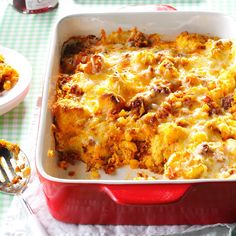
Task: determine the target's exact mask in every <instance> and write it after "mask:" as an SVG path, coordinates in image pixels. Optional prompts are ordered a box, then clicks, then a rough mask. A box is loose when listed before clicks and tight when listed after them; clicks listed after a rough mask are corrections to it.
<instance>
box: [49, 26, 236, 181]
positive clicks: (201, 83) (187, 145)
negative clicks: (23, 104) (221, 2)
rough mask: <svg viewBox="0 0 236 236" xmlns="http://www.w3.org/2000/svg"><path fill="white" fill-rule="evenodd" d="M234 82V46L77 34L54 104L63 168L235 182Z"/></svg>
mask: <svg viewBox="0 0 236 236" xmlns="http://www.w3.org/2000/svg"><path fill="white" fill-rule="evenodd" d="M235 79H236V64H235V45H234V43H233V41H231V40H226V39H219V38H217V37H210V36H207V35H200V34H195V33H188V32H182V33H181V34H179V35H178V36H177V37H176V38H175V39H173V40H170V41H167V40H164V39H162V37H161V36H160V35H158V34H144V33H142V32H139V31H138V29H136V28H134V29H132V30H128V31H123V30H122V29H121V28H119V29H118V30H117V32H113V33H111V34H109V35H107V34H106V32H105V31H104V30H102V31H101V37H100V38H98V37H96V36H93V35H88V36H78V37H73V38H71V39H69V40H68V41H67V42H65V43H64V46H63V53H62V57H61V64H60V75H59V77H58V81H57V91H56V101H55V102H54V104H53V106H52V114H53V118H54V122H53V126H52V128H53V133H54V136H55V141H56V151H57V152H58V158H59V160H58V163H59V166H60V167H61V168H64V169H67V167H68V165H69V164H73V163H75V162H76V161H77V160H82V161H83V162H85V163H86V165H87V170H88V171H91V173H92V176H93V177H94V178H99V173H98V170H101V169H103V170H104V171H105V172H106V173H107V174H111V173H113V172H115V170H116V169H117V168H118V167H121V166H124V165H129V166H130V167H131V168H134V169H135V168H140V169H148V170H150V171H152V172H153V173H156V174H158V176H160V178H161V179H195V178H232V177H234V176H235V174H236V121H235V118H236V95H235V93H234V91H235ZM141 178H142V177H141ZM143 178H146V177H143Z"/></svg>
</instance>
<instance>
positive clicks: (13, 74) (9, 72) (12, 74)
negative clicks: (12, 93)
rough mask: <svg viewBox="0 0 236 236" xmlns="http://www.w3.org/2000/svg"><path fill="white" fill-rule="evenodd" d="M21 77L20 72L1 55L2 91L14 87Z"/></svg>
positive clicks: (0, 90)
mask: <svg viewBox="0 0 236 236" xmlns="http://www.w3.org/2000/svg"><path fill="white" fill-rule="evenodd" d="M18 79H19V74H18V72H17V71H16V70H15V69H14V68H12V67H11V66H10V65H8V64H7V63H6V62H5V60H4V57H3V56H2V55H0V93H1V92H4V91H9V90H10V89H12V88H13V87H14V86H15V84H16V83H17V81H18Z"/></svg>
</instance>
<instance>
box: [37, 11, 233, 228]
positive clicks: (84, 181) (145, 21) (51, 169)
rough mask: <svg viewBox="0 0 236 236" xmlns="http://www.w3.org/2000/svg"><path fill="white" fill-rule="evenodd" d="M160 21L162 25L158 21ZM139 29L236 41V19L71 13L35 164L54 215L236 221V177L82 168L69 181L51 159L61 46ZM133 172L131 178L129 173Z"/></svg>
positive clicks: (54, 65)
mask: <svg viewBox="0 0 236 236" xmlns="http://www.w3.org/2000/svg"><path fill="white" fill-rule="evenodd" d="M157 22H158V23H157ZM120 26H121V27H122V28H131V27H134V26H137V27H138V29H139V30H140V31H143V32H147V33H150V32H158V33H160V34H167V35H177V34H178V33H180V32H182V31H190V32H195V33H202V34H210V35H214V36H219V37H222V38H234V37H235V35H236V32H235V29H236V27H235V22H234V20H233V19H231V18H230V17H227V16H225V15H222V14H220V13H210V12H167V11H165V12H145V13H141V12H140V13H131V12H129V13H101V14H77V15H69V16H66V17H64V18H63V19H61V20H60V21H59V22H58V23H57V25H56V28H55V32H54V38H53V41H52V47H51V51H50V63H49V65H48V71H47V76H46V80H45V84H44V93H43V103H42V110H41V117H40V129H39V137H38V143H37V158H36V166H37V170H38V174H39V177H40V180H41V182H42V185H43V191H44V193H45V196H46V199H47V204H48V207H49V210H50V212H51V214H52V215H53V216H54V217H55V218H56V219H58V220H60V221H63V222H68V223H79V224H134V225H141V224H142V225H158V224H213V223H219V222H221V223H226V222H227V223H230V222H235V221H236V206H235V204H234V201H235V199H236V188H235V182H236V181H235V180H232V179H230V180H215V179H199V180H171V181H170V180H148V181H144V180H140V181H134V180H125V179H126V177H125V176H127V175H128V174H127V170H126V169H125V168H124V169H122V170H120V171H118V174H117V176H108V177H107V176H106V177H104V178H103V177H102V178H101V179H100V180H90V179H88V178H87V177H86V173H84V172H85V171H84V170H85V168H84V165H83V163H80V164H78V166H74V167H72V168H77V170H78V171H77V172H78V173H79V174H78V175H77V176H73V177H70V176H67V175H66V174H65V173H64V172H63V170H60V169H59V168H58V167H57V163H56V159H55V158H48V156H47V152H48V150H49V149H53V146H54V144H53V142H54V140H53V137H52V135H51V133H50V132H49V130H50V126H51V124H52V118H51V112H50V104H51V101H52V100H53V96H54V95H55V83H56V79H57V75H58V68H59V60H60V53H61V48H62V45H63V42H65V41H66V40H67V39H68V38H70V37H72V36H75V35H78V34H79V35H88V34H95V35H96V34H99V31H100V29H101V28H104V29H106V31H108V32H109V31H112V30H116V29H117V28H118V27H120ZM131 175H132V174H130V176H131Z"/></svg>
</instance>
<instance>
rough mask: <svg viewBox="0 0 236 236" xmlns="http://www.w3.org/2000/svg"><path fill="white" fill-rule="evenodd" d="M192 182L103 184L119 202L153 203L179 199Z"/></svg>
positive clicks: (106, 190)
mask: <svg viewBox="0 0 236 236" xmlns="http://www.w3.org/2000/svg"><path fill="white" fill-rule="evenodd" d="M190 186H191V184H132V185H130V184H127V185H126V184H125V185H103V186H102V189H103V191H105V192H106V193H107V194H108V195H109V196H110V197H111V198H112V200H114V201H115V202H117V203H120V204H136V205H144V204H145V205H153V204H166V203H171V202H175V201H178V200H179V199H180V198H181V197H183V195H184V194H185V193H186V191H187V190H188V189H189V187H190Z"/></svg>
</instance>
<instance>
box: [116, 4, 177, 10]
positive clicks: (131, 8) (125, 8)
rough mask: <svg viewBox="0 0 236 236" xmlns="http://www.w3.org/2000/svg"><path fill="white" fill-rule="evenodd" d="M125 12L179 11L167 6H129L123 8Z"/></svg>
mask: <svg viewBox="0 0 236 236" xmlns="http://www.w3.org/2000/svg"><path fill="white" fill-rule="evenodd" d="M121 10H125V11H129V10H130V11H176V10H177V9H176V8H174V7H172V6H170V5H167V4H143V5H127V6H124V7H122V8H121Z"/></svg>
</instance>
